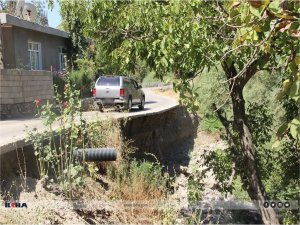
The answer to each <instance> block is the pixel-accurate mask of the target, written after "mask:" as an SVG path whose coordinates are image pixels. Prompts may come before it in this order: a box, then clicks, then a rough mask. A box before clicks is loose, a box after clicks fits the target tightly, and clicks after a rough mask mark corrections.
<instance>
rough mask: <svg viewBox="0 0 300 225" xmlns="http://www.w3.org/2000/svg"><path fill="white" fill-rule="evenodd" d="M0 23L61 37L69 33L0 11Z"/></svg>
mask: <svg viewBox="0 0 300 225" xmlns="http://www.w3.org/2000/svg"><path fill="white" fill-rule="evenodd" d="M0 23H1V24H9V25H12V26H16V27H21V28H25V29H29V30H34V31H38V32H42V33H46V34H50V35H55V36H59V37H63V38H68V37H69V34H68V33H67V32H65V31H62V30H58V29H55V28H52V27H45V26H42V25H40V24H37V23H33V22H30V21H27V20H23V19H21V18H19V17H16V16H13V15H10V14H7V13H0Z"/></svg>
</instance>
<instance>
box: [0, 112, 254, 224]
mask: <svg viewBox="0 0 300 225" xmlns="http://www.w3.org/2000/svg"><path fill="white" fill-rule="evenodd" d="M120 128H121V133H122V137H123V138H124V141H129V142H130V145H131V146H132V147H134V148H136V151H135V153H134V154H132V155H131V157H136V158H138V159H142V160H143V159H148V160H151V161H159V162H160V164H161V165H162V167H163V168H164V171H168V172H169V174H171V175H172V176H174V177H175V179H174V180H175V181H174V183H173V184H172V185H173V194H171V195H169V196H168V198H167V199H164V202H163V203H164V205H165V206H166V208H164V209H162V210H163V211H164V213H163V217H162V215H161V214H159V213H157V211H156V210H154V211H153V210H152V211H149V210H148V209H147V206H149V204H150V203H147V202H146V203H145V204H143V206H142V207H140V208H139V209H138V210H136V209H134V208H133V206H134V205H135V204H136V203H137V202H131V203H130V204H129V203H128V201H122V200H117V199H112V198H111V197H109V196H110V193H111V189H112V185H114V184H112V183H111V182H110V181H109V180H108V179H107V178H106V177H105V175H99V176H98V177H97V179H91V178H88V179H87V180H86V185H85V187H84V188H83V189H81V190H79V192H78V193H77V196H78V197H79V198H78V201H77V200H76V199H75V200H73V201H69V200H68V199H67V197H66V196H65V195H63V194H62V193H60V192H59V191H56V190H55V188H54V189H52V190H51V191H49V190H48V189H45V187H43V186H42V185H41V182H40V181H39V180H37V179H34V178H30V177H28V176H26V177H24V176H20V173H19V172H20V171H19V172H18V171H15V170H13V169H12V167H11V166H12V162H13V160H12V159H10V160H7V161H5V160H3V159H2V161H1V162H2V163H1V164H2V165H1V167H2V168H4V169H5V170H6V171H9V174H10V176H8V178H11V180H12V182H9V184H10V185H11V186H10V187H8V186H6V189H5V191H6V192H7V193H8V192H9V191H10V189H9V188H11V191H12V193H11V194H12V195H14V197H15V199H19V200H20V201H21V202H26V203H27V204H28V206H29V207H28V208H27V209H11V208H8V209H7V208H3V207H2V208H1V209H0V223H23V224H25V223H30V224H32V223H46V224H56V223H64V224H70V223H72V224H73V223H76V224H86V223H89V224H95V223H100V224H108V223H111V224H119V223H126V224H128V223H135V224H145V223H147V224H149V223H160V224H161V223H167V224H170V223H171V224H173V223H177V224H188V223H189V224H191V223H192V224H205V223H223V224H224V223H226V224H227V223H252V224H253V223H260V218H259V216H258V215H257V212H256V211H255V210H254V211H253V212H249V211H247V212H246V213H245V216H236V215H235V214H234V213H233V212H232V211H230V212H229V211H222V212H221V211H220V210H214V209H213V210H212V211H210V207H211V205H210V203H211V202H213V201H216V200H224V201H232V202H234V201H235V199H234V197H233V196H230V197H229V198H227V199H224V197H223V196H222V193H221V192H220V191H218V183H217V182H216V180H215V177H214V175H213V174H212V172H211V171H209V170H207V168H206V167H205V166H203V165H202V164H203V159H202V155H203V153H204V152H205V151H214V150H217V149H224V148H226V144H225V143H224V142H223V141H222V140H221V139H220V138H219V136H218V135H213V134H209V133H205V132H199V131H197V129H198V118H197V117H195V116H193V115H191V114H189V113H188V112H187V111H186V109H184V108H183V107H175V108H173V109H171V110H169V111H166V112H164V113H161V114H154V115H150V116H147V117H137V118H133V119H129V120H123V121H121V125H120ZM11 154H12V155H13V153H11ZM32 155H33V154H25V157H27V159H25V161H24V160H22V154H21V152H20V153H19V154H18V156H16V154H14V156H13V157H19V158H20V162H21V163H23V162H24V163H27V165H26V166H27V167H29V168H31V169H32V171H31V172H32V173H31V174H33V175H34V169H33V168H34V162H35V160H33V158H32V157H33V156H32ZM11 157H12V156H11ZM28 157H29V158H28ZM5 162H6V163H5ZM9 164H10V165H9ZM28 171H30V170H28ZM2 172H5V171H4V170H3V169H2ZM13 175H14V176H13ZM27 175H28V174H27ZM24 179H25V180H24ZM24 185H26V188H25V187H24ZM25 189H26V191H24V190H25ZM191 191H192V192H199V196H198V197H199V198H198V199H197V200H199V202H200V201H201V204H202V205H201V206H202V207H201V208H197V207H198V206H197V205H196V207H195V206H193V205H192V204H191V199H190V198H191ZM194 200H195V199H194ZM203 204H204V207H203ZM2 205H3V204H2ZM144 206H146V207H144ZM199 214H201V215H200V216H199Z"/></svg>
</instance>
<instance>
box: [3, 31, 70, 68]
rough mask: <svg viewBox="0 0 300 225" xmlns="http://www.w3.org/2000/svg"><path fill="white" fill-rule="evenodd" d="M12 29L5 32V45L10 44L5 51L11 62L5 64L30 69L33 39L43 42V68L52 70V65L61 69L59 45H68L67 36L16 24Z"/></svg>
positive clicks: (8, 60)
mask: <svg viewBox="0 0 300 225" xmlns="http://www.w3.org/2000/svg"><path fill="white" fill-rule="evenodd" d="M10 29H11V30H10V31H9V29H8V30H7V31H8V32H6V31H4V32H3V39H4V45H5V46H10V47H7V48H6V49H7V51H6V52H4V57H5V58H7V62H9V63H6V64H5V65H6V68H8V69H10V68H22V69H29V64H30V59H29V52H28V41H33V42H40V43H41V53H42V70H51V66H52V68H53V69H54V70H59V47H65V46H66V40H67V39H66V38H63V37H59V36H54V35H51V34H46V33H42V32H38V31H34V30H29V29H24V28H21V27H16V26H13V27H11V28H10ZM11 46H13V47H11Z"/></svg>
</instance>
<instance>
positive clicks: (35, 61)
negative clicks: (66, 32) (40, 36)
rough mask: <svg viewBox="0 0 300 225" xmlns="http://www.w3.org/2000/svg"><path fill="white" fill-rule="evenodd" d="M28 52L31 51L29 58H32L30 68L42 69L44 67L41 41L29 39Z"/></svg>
mask: <svg viewBox="0 0 300 225" xmlns="http://www.w3.org/2000/svg"><path fill="white" fill-rule="evenodd" d="M28 52H29V60H30V69H31V70H41V69H42V54H41V43H38V42H31V41H29V42H28Z"/></svg>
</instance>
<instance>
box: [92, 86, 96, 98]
mask: <svg viewBox="0 0 300 225" xmlns="http://www.w3.org/2000/svg"><path fill="white" fill-rule="evenodd" d="M93 97H96V88H93Z"/></svg>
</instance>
